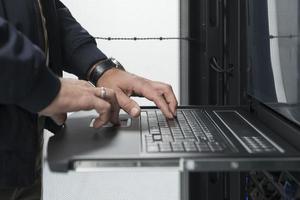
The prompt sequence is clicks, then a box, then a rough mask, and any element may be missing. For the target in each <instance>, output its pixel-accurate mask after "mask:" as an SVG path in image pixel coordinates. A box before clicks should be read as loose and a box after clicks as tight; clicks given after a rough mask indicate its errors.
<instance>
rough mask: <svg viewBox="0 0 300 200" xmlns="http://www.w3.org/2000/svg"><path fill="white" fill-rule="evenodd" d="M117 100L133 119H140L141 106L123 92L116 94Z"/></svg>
mask: <svg viewBox="0 0 300 200" xmlns="http://www.w3.org/2000/svg"><path fill="white" fill-rule="evenodd" d="M116 95H117V100H118V103H119V105H120V107H121V108H122V109H123V110H125V112H127V113H128V114H129V115H130V116H131V117H138V116H140V113H141V108H140V106H139V105H138V104H137V103H136V102H135V101H134V100H132V99H131V98H130V97H128V96H127V95H126V94H125V93H124V92H123V91H121V90H120V91H118V92H117V93H116Z"/></svg>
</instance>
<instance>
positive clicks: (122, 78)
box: [97, 68, 178, 119]
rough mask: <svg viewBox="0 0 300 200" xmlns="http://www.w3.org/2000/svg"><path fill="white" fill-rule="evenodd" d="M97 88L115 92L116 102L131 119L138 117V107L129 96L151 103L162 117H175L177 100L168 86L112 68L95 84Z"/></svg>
mask: <svg viewBox="0 0 300 200" xmlns="http://www.w3.org/2000/svg"><path fill="white" fill-rule="evenodd" d="M97 87H108V88H111V89H113V90H114V91H115V92H116V96H117V101H118V103H119V105H120V107H121V108H122V109H124V110H125V111H126V112H127V113H128V114H130V115H131V116H132V117H138V116H139V115H140V111H141V109H140V107H139V105H138V104H137V103H136V102H135V101H134V100H132V99H130V96H135V95H137V96H143V97H146V98H147V99H149V100H150V101H153V102H154V103H155V104H156V106H157V107H158V108H160V109H161V111H162V112H163V113H164V115H165V116H166V117H167V118H169V119H172V118H174V116H176V108H177V104H178V103H177V100H176V97H175V95H174V92H173V90H172V87H171V86H170V85H167V84H164V83H161V82H155V81H151V80H148V79H145V78H142V77H139V76H136V75H134V74H130V73H128V72H125V71H122V70H119V69H116V68H112V69H110V70H108V71H106V72H105V73H104V74H103V75H102V76H101V78H100V79H99V80H98V82H97Z"/></svg>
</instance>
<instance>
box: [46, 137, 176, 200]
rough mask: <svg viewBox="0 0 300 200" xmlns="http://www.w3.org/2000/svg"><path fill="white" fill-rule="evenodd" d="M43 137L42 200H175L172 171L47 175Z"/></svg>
mask: <svg viewBox="0 0 300 200" xmlns="http://www.w3.org/2000/svg"><path fill="white" fill-rule="evenodd" d="M49 136H50V133H45V145H44V156H45V162H44V168H43V169H44V170H43V179H44V180H43V185H44V194H43V197H44V198H43V199H44V200H83V199H87V200H99V199H101V200H127V199H128V200H141V199H143V200H179V199H180V197H179V196H180V193H179V188H180V187H179V172H178V171H177V170H174V169H169V170H168V169H167V170H166V169H155V170H152V169H149V170H143V171H135V170H134V169H131V170H126V171H125V170H123V171H120V170H118V171H114V170H108V171H101V172H69V173H67V174H61V173H53V172H50V171H49V168H48V165H47V159H46V152H45V149H46V144H47V141H48V138H49Z"/></svg>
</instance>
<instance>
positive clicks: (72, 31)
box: [56, 0, 106, 79]
mask: <svg viewBox="0 0 300 200" xmlns="http://www.w3.org/2000/svg"><path fill="white" fill-rule="evenodd" d="M56 7H57V13H58V18H59V22H60V24H59V26H60V33H61V36H62V49H63V54H64V61H65V63H66V65H67V67H65V68H64V70H65V71H67V72H70V73H73V74H75V75H77V76H78V77H79V78H81V79H86V78H87V73H88V71H89V69H90V68H91V67H92V66H93V65H94V64H95V63H97V62H98V61H100V60H103V59H106V56H105V55H104V54H103V53H102V52H101V51H100V50H99V49H98V48H97V44H96V41H95V39H94V37H92V36H91V35H90V34H89V33H88V32H87V31H86V30H85V29H84V28H82V26H81V25H80V24H79V23H78V22H77V21H76V20H75V19H74V18H73V16H72V15H71V13H70V11H69V10H68V8H66V7H65V5H64V4H63V3H61V2H60V1H58V0H57V1H56Z"/></svg>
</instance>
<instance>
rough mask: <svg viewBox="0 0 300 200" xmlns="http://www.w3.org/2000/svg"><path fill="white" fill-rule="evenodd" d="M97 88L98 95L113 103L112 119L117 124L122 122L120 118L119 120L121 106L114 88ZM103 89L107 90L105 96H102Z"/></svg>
mask: <svg viewBox="0 0 300 200" xmlns="http://www.w3.org/2000/svg"><path fill="white" fill-rule="evenodd" d="M95 89H96V91H95V92H96V93H95V95H96V96H97V97H100V98H103V99H104V100H106V101H108V102H109V103H110V104H111V112H112V115H111V116H112V118H111V119H110V121H111V122H112V123H113V124H116V125H118V124H120V120H119V111H120V106H119V104H118V101H117V97H116V93H115V92H114V90H112V89H110V88H95ZM101 90H105V96H104V97H102V94H101Z"/></svg>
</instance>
